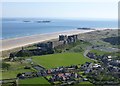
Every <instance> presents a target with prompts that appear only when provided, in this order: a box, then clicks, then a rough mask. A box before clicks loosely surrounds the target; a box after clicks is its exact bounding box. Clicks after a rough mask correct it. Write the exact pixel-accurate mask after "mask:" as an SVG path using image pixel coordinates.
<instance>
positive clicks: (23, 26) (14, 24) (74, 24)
mask: <svg viewBox="0 0 120 86" xmlns="http://www.w3.org/2000/svg"><path fill="white" fill-rule="evenodd" d="M117 26H118V25H117V21H116V20H80V19H76V20H75V19H49V18H43V19H42V18H3V19H2V32H1V33H2V37H0V39H9V38H16V37H24V36H31V35H36V34H45V33H53V32H59V31H67V30H73V29H77V28H84V27H86V28H117Z"/></svg>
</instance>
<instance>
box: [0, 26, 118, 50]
mask: <svg viewBox="0 0 120 86" xmlns="http://www.w3.org/2000/svg"><path fill="white" fill-rule="evenodd" d="M106 29H113V28H93V29H91V30H84V29H72V30H65V31H59V32H53V33H45V34H36V35H30V36H24V37H17V38H10V39H3V40H0V43H1V44H2V46H1V47H2V48H0V52H4V51H7V50H12V49H15V48H20V47H24V46H29V45H32V44H36V43H39V42H44V41H50V40H52V39H57V38H58V37H59V35H74V34H81V33H87V32H92V31H97V30H106ZM115 29H117V28H114V29H113V30H115Z"/></svg>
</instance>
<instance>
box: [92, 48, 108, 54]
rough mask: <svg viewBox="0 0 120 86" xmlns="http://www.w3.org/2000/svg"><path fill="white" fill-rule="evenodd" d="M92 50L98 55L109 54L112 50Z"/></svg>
mask: <svg viewBox="0 0 120 86" xmlns="http://www.w3.org/2000/svg"><path fill="white" fill-rule="evenodd" d="M90 52H92V53H95V54H97V55H104V54H106V55H107V54H108V55H109V54H110V52H105V51H100V50H95V49H93V50H91V51H90Z"/></svg>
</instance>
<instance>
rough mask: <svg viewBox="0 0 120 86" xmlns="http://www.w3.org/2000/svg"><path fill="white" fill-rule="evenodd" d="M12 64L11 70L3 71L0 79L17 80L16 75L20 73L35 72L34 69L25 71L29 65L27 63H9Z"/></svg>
mask: <svg viewBox="0 0 120 86" xmlns="http://www.w3.org/2000/svg"><path fill="white" fill-rule="evenodd" d="M7 63H8V64H10V68H9V70H3V71H2V76H1V75H0V79H9V78H16V75H17V74H18V73H24V72H32V71H33V72H34V71H35V70H34V69H32V68H31V69H24V67H25V66H26V65H29V64H27V63H22V64H21V63H19V62H7Z"/></svg>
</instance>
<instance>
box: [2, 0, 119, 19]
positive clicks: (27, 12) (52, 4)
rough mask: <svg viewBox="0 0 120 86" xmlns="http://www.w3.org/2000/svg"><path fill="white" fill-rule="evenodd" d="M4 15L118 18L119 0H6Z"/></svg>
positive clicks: (4, 2) (3, 7) (3, 5)
mask: <svg viewBox="0 0 120 86" xmlns="http://www.w3.org/2000/svg"><path fill="white" fill-rule="evenodd" d="M2 17H3V18H8V17H9V18H13V17H24V18H63V19H65V18H66V19H117V17H118V0H108V1H107V0H91V1H90V0H61V1H58V0H57V1H55V0H44V1H43V0H39V1H38V0H26V1H25V0H20V1H19V0H4V1H3V2H2Z"/></svg>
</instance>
